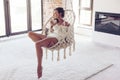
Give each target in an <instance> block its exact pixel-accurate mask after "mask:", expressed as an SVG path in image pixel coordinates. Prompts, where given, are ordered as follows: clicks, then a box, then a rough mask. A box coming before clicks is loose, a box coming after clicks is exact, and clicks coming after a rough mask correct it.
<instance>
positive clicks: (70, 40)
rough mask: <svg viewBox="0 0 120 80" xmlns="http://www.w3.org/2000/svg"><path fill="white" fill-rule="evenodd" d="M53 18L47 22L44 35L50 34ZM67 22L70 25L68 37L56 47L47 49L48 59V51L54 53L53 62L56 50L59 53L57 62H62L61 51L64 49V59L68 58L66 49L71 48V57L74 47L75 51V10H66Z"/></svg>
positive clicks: (67, 32)
mask: <svg viewBox="0 0 120 80" xmlns="http://www.w3.org/2000/svg"><path fill="white" fill-rule="evenodd" d="M51 19H52V17H51V18H50V19H49V20H48V21H47V22H46V24H45V25H44V26H43V30H42V34H44V35H48V34H49V27H50V21H51ZM63 19H64V20H65V21H66V22H68V23H69V24H70V26H69V27H67V28H66V30H65V35H66V37H65V38H63V39H61V40H59V41H58V42H57V43H56V44H55V45H53V46H52V47H49V48H46V58H47V55H48V54H47V50H50V51H52V60H53V52H54V50H57V51H58V56H57V60H58V61H59V60H60V50H61V49H64V56H63V57H64V59H65V58H66V49H67V48H69V55H71V49H72V48H71V47H72V46H73V51H74V50H75V40H74V22H75V14H74V11H73V10H70V9H66V10H65V16H64V18H63Z"/></svg>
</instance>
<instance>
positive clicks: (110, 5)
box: [93, 0, 120, 47]
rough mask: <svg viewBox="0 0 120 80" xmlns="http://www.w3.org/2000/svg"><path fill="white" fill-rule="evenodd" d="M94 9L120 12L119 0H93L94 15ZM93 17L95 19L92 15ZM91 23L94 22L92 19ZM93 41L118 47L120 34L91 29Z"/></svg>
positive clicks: (119, 45)
mask: <svg viewBox="0 0 120 80" xmlns="http://www.w3.org/2000/svg"><path fill="white" fill-rule="evenodd" d="M95 11H103V12H112V13H120V0H94V15H95ZM93 19H94V20H95V17H94V16H93ZM93 24H95V23H94V21H93ZM93 27H94V25H93ZM93 41H95V42H100V43H104V44H107V45H111V46H115V47H120V35H114V34H109V33H103V32H97V31H94V30H93Z"/></svg>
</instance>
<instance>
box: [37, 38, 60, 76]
mask: <svg viewBox="0 0 120 80" xmlns="http://www.w3.org/2000/svg"><path fill="white" fill-rule="evenodd" d="M57 42H58V40H57V39H56V38H45V39H43V40H39V41H36V42H35V47H36V53H37V60H38V67H37V74H38V78H40V77H42V56H43V50H42V47H51V46H53V45H54V44H55V43H57Z"/></svg>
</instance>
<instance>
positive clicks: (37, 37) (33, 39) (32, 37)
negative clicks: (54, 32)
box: [28, 31, 46, 42]
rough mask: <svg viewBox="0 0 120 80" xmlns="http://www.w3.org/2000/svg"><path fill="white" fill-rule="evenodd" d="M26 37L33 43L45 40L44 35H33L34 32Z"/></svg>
mask: <svg viewBox="0 0 120 80" xmlns="http://www.w3.org/2000/svg"><path fill="white" fill-rule="evenodd" d="M28 36H29V37H30V38H31V39H32V41H34V42H36V41H38V40H42V39H44V38H46V35H42V34H38V33H34V32H32V31H30V32H28Z"/></svg>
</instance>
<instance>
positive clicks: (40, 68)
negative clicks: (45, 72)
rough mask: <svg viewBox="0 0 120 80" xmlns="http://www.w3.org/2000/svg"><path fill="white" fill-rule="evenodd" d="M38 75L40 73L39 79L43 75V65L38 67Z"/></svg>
mask: <svg viewBox="0 0 120 80" xmlns="http://www.w3.org/2000/svg"><path fill="white" fill-rule="evenodd" d="M37 75H38V79H39V78H41V77H42V67H41V66H40V67H39V66H38V68H37Z"/></svg>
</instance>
